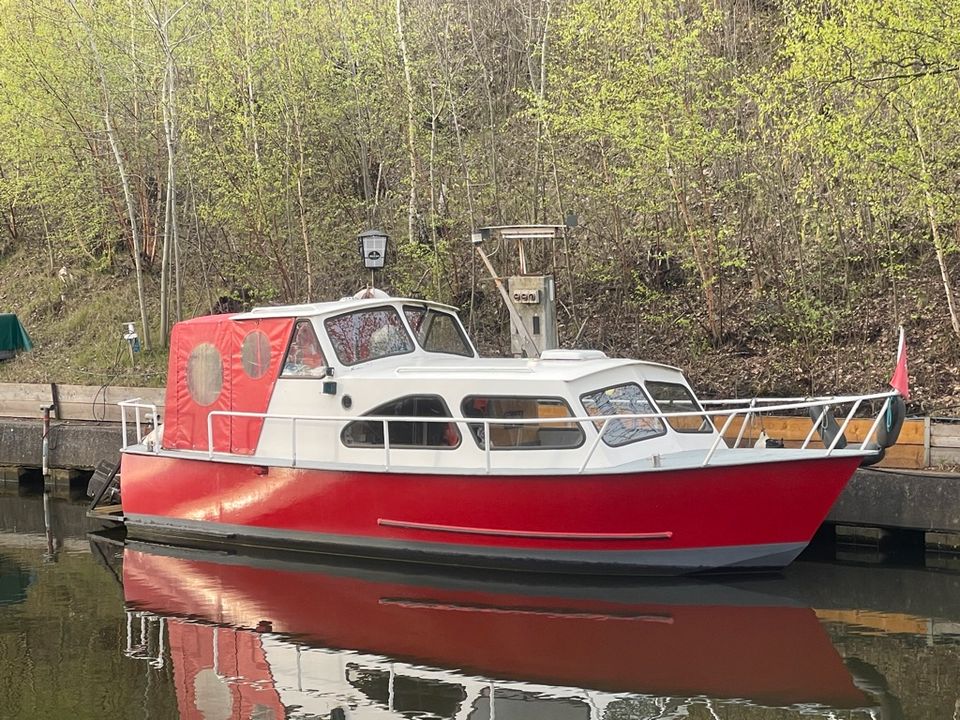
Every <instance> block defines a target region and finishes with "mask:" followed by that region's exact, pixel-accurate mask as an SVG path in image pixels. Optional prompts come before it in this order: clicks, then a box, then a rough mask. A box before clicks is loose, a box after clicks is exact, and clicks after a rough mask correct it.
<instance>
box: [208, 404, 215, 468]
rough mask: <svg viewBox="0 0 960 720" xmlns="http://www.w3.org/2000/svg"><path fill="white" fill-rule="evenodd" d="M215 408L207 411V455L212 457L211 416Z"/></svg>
mask: <svg viewBox="0 0 960 720" xmlns="http://www.w3.org/2000/svg"><path fill="white" fill-rule="evenodd" d="M216 413H217V411H216V410H211V411H210V412H208V413H207V457H208V458H209V459H211V460H212V459H213V416H214V415H215V414H216Z"/></svg>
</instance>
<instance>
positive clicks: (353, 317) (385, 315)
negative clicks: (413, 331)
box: [323, 307, 413, 365]
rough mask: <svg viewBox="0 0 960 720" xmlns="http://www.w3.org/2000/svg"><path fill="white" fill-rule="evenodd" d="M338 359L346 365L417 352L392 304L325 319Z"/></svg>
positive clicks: (328, 334) (325, 325)
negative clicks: (414, 350)
mask: <svg viewBox="0 0 960 720" xmlns="http://www.w3.org/2000/svg"><path fill="white" fill-rule="evenodd" d="M323 324H324V327H325V328H326V329H327V336H328V337H329V338H330V342H331V343H332V344H333V350H334V352H336V353H337V358H338V359H339V360H340V362H342V363H343V364H344V365H356V364H357V363H361V362H366V361H367V360H376V359H377V358H382V357H389V356H390V355H402V354H403V353H409V352H413V340H411V339H410V334H409V333H408V332H407V330H406V328H405V327H404V326H403V321H402V320H401V319H400V313H398V312H397V311H396V309H394V308H392V307H377V308H371V309H369V310H356V311H354V312H350V313H344V314H343V315H337V316H336V317H332V318H328V319H327V320H325V321H324V323H323Z"/></svg>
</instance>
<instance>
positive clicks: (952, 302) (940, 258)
mask: <svg viewBox="0 0 960 720" xmlns="http://www.w3.org/2000/svg"><path fill="white" fill-rule="evenodd" d="M913 131H914V137H915V138H916V140H917V151H918V152H919V154H920V171H921V172H922V173H923V197H924V201H925V205H926V209H927V220H928V221H929V223H930V235H931V236H932V238H933V248H934V250H935V251H936V253H937V264H938V265H939V266H940V279H941V280H942V281H943V292H944V294H945V295H946V298H947V310H948V312H949V313H950V325H951V326H952V327H953V333H954V335H956V336H957V337H960V318H958V317H957V301H956V297H955V296H954V293H953V282H952V281H951V279H950V269H949V268H948V267H947V258H946V247H945V246H944V243H943V238H942V237H941V235H940V227H939V225H938V223H937V213H936V208H935V207H934V205H933V194H932V193H931V192H930V175H929V173H928V172H927V158H926V153H925V152H924V149H923V137H922V135H921V134H920V122H919V120H918V118H917V111H916V109H914V111H913Z"/></svg>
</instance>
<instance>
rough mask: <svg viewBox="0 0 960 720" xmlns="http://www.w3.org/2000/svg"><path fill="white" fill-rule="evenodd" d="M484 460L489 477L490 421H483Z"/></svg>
mask: <svg viewBox="0 0 960 720" xmlns="http://www.w3.org/2000/svg"><path fill="white" fill-rule="evenodd" d="M483 460H484V462H485V463H486V465H487V475H489V474H490V421H489V420H484V421H483Z"/></svg>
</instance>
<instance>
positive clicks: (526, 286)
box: [507, 275, 557, 357]
mask: <svg viewBox="0 0 960 720" xmlns="http://www.w3.org/2000/svg"><path fill="white" fill-rule="evenodd" d="M507 292H508V293H509V295H510V302H512V303H513V306H514V308H516V310H517V315H518V316H519V317H520V320H521V321H522V322H523V324H524V326H525V327H526V328H527V332H528V333H529V334H530V337H531V338H533V341H534V343H536V346H537V351H538V352H541V353H542V352H543V351H544V350H552V349H554V348H556V347H557V294H556V290H555V287H554V282H553V276H552V275H513V276H511V277H508V278H507ZM523 347H524V342H523V337H522V336H521V334H520V329H519V328H516V327H514V326H513V323H511V324H510V351H511V352H512V353H513V355H514V356H515V357H520V356H522V355H523V354H524V352H523Z"/></svg>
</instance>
